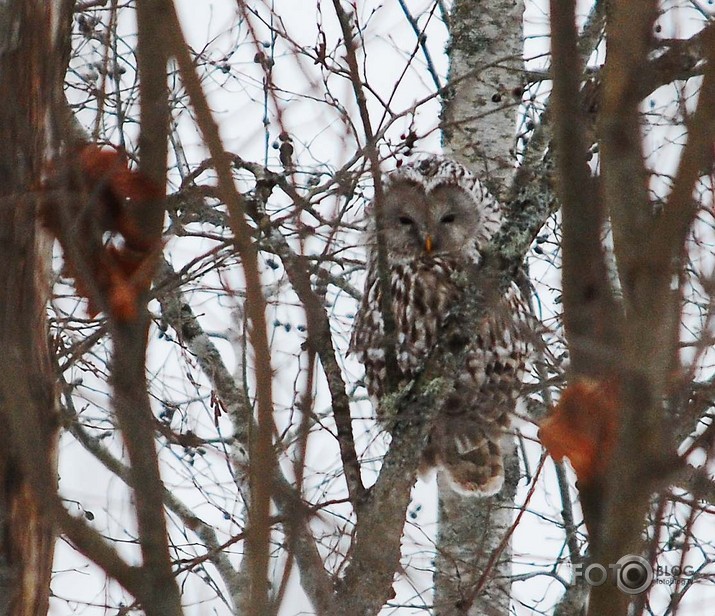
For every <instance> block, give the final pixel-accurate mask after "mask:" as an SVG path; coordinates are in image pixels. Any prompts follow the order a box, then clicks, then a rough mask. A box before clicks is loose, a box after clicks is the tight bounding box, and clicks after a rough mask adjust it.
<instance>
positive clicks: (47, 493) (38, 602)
mask: <svg viewBox="0 0 715 616" xmlns="http://www.w3.org/2000/svg"><path fill="white" fill-rule="evenodd" d="M71 6H72V3H71V2H66V1H64V0H55V1H52V2H47V1H46V0H7V1H3V2H0V97H2V99H3V100H2V102H1V103H0V127H2V128H1V130H2V139H0V263H2V268H0V348H1V349H2V353H0V527H1V528H0V615H5V614H11V615H12V616H30V615H33V616H34V615H38V616H39V615H44V614H47V611H48V607H49V594H50V593H49V591H50V574H51V567H52V557H53V551H54V540H55V532H54V525H53V515H52V507H53V506H54V498H55V494H56V483H57V481H56V459H57V433H58V431H57V428H58V425H59V424H58V420H57V412H56V396H55V391H54V386H53V382H54V378H53V373H52V369H51V363H50V359H49V358H50V356H49V350H48V344H47V342H48V332H47V321H46V318H45V302H46V300H47V297H48V292H49V270H48V265H49V258H50V256H51V244H50V242H49V240H48V239H47V238H46V237H45V236H44V234H43V233H42V232H41V230H40V229H39V228H38V221H37V216H36V209H37V203H36V200H34V199H33V198H32V196H31V193H32V191H33V190H36V189H37V186H38V183H39V180H40V177H41V173H42V168H43V165H44V162H45V159H46V156H47V155H48V153H49V152H51V151H52V149H53V146H54V143H53V142H54V135H53V132H52V130H51V125H50V122H52V118H53V117H54V114H53V112H54V109H56V107H55V106H54V105H53V101H57V100H58V97H59V96H60V95H61V93H62V89H61V88H62V78H63V77H64V72H65V68H66V59H67V57H68V51H67V50H68V48H69V47H68V45H69V32H70V30H69V27H70V24H71V21H70V19H71Z"/></svg>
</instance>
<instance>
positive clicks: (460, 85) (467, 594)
mask: <svg viewBox="0 0 715 616" xmlns="http://www.w3.org/2000/svg"><path fill="white" fill-rule="evenodd" d="M523 11H524V6H523V3H522V2H521V1H520V0H499V1H497V2H484V1H479V2H475V1H474V0H457V1H456V2H455V3H454V7H453V9H452V13H451V16H450V19H449V28H450V36H451V40H450V44H449V47H448V53H449V58H450V73H449V87H448V95H447V96H446V97H445V102H444V110H443V125H442V128H443V141H444V149H445V152H446V153H447V154H449V155H450V156H452V157H453V158H455V159H457V160H459V161H460V162H463V163H465V164H466V165H467V166H469V167H470V168H471V169H472V171H474V172H475V173H477V174H478V175H479V176H480V177H481V178H482V179H483V180H485V182H486V183H487V185H488V186H489V188H490V190H492V192H493V193H494V194H495V195H497V196H500V197H501V198H502V199H504V197H505V196H506V192H507V187H508V186H509V184H510V181H511V179H512V176H513V173H514V166H515V155H514V143H515V133H516V122H515V120H516V107H517V106H518V104H519V102H520V101H521V91H522V88H521V86H522V78H523V76H522V69H523V39H522V15H523ZM505 462H506V481H505V485H504V488H503V489H502V491H501V493H500V494H498V495H497V496H495V497H493V498H485V499H473V498H462V497H459V496H456V495H455V494H454V493H453V492H452V491H451V490H450V488H449V487H448V486H447V485H446V482H445V481H441V480H440V481H438V485H439V530H438V537H437V559H436V572H435V599H434V603H435V614H437V615H438V616H452V615H459V614H464V615H472V614H474V615H476V614H507V613H508V612H509V602H510V589H511V580H510V573H511V570H510V561H511V550H510V546H509V543H508V542H507V543H506V544H503V545H502V539H503V538H504V537H505V536H506V535H507V533H508V530H509V528H510V526H511V524H512V521H513V506H514V496H515V493H516V485H517V483H518V481H519V464H518V460H517V458H516V454H515V453H513V452H512V453H511V454H510V455H508V457H507V459H506V460H505ZM499 551H500V554H498V556H497V557H496V558H492V557H493V555H495V554H497V552H499Z"/></svg>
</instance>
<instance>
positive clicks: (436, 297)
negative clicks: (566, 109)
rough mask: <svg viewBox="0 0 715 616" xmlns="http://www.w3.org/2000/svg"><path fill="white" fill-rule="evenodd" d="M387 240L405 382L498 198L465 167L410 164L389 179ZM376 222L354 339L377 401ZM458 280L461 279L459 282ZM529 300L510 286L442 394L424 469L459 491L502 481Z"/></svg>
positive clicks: (425, 350)
mask: <svg viewBox="0 0 715 616" xmlns="http://www.w3.org/2000/svg"><path fill="white" fill-rule="evenodd" d="M384 187H385V191H384V201H383V213H384V238H383V241H384V246H385V248H386V253H387V261H388V267H389V274H390V281H391V291H392V312H393V314H394V319H395V325H396V329H397V332H396V333H397V336H396V337H397V340H396V344H397V348H396V349H395V351H396V356H397V364H398V369H399V373H400V374H399V376H400V380H401V381H402V382H403V383H406V382H408V381H409V380H410V379H412V378H413V377H415V376H416V375H417V373H418V372H419V371H420V369H421V368H422V367H423V366H424V364H425V362H426V360H427V358H428V357H429V355H430V353H431V351H432V350H433V349H434V347H435V346H436V345H437V344H438V342H439V340H440V333H441V329H442V327H443V324H444V322H445V319H446V318H447V317H448V315H449V313H450V309H451V308H452V307H453V306H454V305H455V304H456V303H457V302H459V299H460V297H461V295H462V293H463V288H464V285H463V280H464V276H463V275H462V276H460V273H461V272H463V271H464V269H465V268H466V267H467V266H470V267H472V268H473V266H474V265H479V263H480V261H481V256H480V251H481V249H482V248H483V247H484V246H485V245H486V243H487V242H488V241H489V239H490V238H491V237H492V235H493V234H494V233H495V231H496V230H497V229H498V228H499V227H500V225H501V220H502V217H501V210H500V205H499V203H498V202H497V201H496V200H495V199H494V197H493V196H492V195H491V194H489V192H488V191H487V190H486V188H485V187H484V185H483V184H482V183H481V182H480V181H479V180H478V179H477V178H476V177H474V176H473V175H472V174H471V173H470V172H469V171H468V170H467V169H466V168H465V167H464V166H462V165H461V164H459V163H457V162H454V161H452V160H449V159H445V158H440V157H435V156H431V157H428V158H424V159H422V160H418V161H416V162H414V163H412V164H410V165H405V166H403V167H401V168H400V169H398V170H397V171H395V172H393V173H391V174H390V175H389V176H388V177H387V179H386V181H385V186H384ZM377 242H378V237H377V231H376V228H375V222H374V220H370V221H369V222H368V226H367V246H368V259H367V279H366V282H365V292H364V295H363V298H362V303H361V305H360V309H359V311H358V314H357V317H356V321H355V328H354V330H353V335H352V340H351V343H350V348H351V352H353V353H355V354H356V355H357V356H358V358H359V359H360V360H361V361H362V363H363V364H364V366H365V385H366V387H367V390H368V393H369V395H370V397H371V399H372V401H373V404H374V405H375V408H376V409H378V411H377V412H378V420H380V421H381V422H382V423H383V425H385V426H387V427H389V422H390V418H389V417H385V416H384V412H381V410H380V404H379V403H380V399H381V398H382V396H383V393H384V381H385V378H386V370H385V340H384V335H383V320H382V314H381V311H380V300H381V288H380V283H379V280H378V269H377ZM460 279H461V281H462V283H460ZM527 321H528V319H527V308H526V304H525V302H524V301H523V299H522V296H521V294H520V292H519V289H518V287H517V286H516V285H512V286H511V288H510V289H509V290H508V291H507V292H506V294H505V295H504V296H503V297H502V298H500V301H499V302H498V304H497V305H496V306H494V307H493V309H492V310H490V311H489V314H488V315H486V316H485V317H484V318H483V319H482V321H481V322H480V323H479V324H478V326H477V327H476V328H475V329H474V330H473V331H468V332H465V334H466V336H467V338H468V340H469V342H468V343H467V344H468V347H467V355H466V360H465V363H464V368H463V370H462V372H461V374H459V375H458V379H457V381H456V383H455V388H454V391H452V392H451V393H450V394H449V395H448V396H447V397H446V399H445V400H443V401H442V402H441V408H440V409H439V412H438V415H437V419H436V421H435V424H434V428H433V429H432V432H431V434H430V437H429V443H428V446H427V448H426V450H425V452H424V454H423V464H422V467H423V470H426V469H428V468H431V467H434V466H436V467H438V468H440V469H442V470H444V471H445V472H446V475H447V477H448V478H449V480H450V485H451V486H452V487H453V488H454V490H456V491H457V492H459V493H462V494H465V495H471V496H489V495H492V494H495V493H497V492H498V491H499V490H500V489H501V487H502V484H503V482H504V463H503V459H502V449H503V445H504V440H505V439H507V438H511V436H510V435H509V428H510V420H511V415H512V413H513V411H514V406H515V403H516V398H517V396H518V394H519V390H520V385H521V381H522V378H523V376H524V370H525V367H524V366H525V358H526V353H527V351H528V345H527V342H526V341H527V336H526V335H525V330H524V324H525V323H526V322H527Z"/></svg>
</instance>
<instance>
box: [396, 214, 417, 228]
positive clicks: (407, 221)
mask: <svg viewBox="0 0 715 616" xmlns="http://www.w3.org/2000/svg"><path fill="white" fill-rule="evenodd" d="M398 220H399V221H400V224H401V225H405V226H407V225H414V224H415V221H414V220H412V219H411V218H410V217H409V216H400V217H399V218H398Z"/></svg>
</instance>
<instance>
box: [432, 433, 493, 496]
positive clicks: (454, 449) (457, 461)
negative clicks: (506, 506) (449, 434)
mask: <svg viewBox="0 0 715 616" xmlns="http://www.w3.org/2000/svg"><path fill="white" fill-rule="evenodd" d="M455 440H456V442H455V443H454V445H453V446H451V447H450V446H447V447H444V446H443V447H439V448H431V447H428V448H427V451H426V452H425V456H424V460H423V468H424V467H429V466H437V467H438V468H439V469H440V470H443V471H444V473H445V475H446V477H447V479H448V480H449V485H450V487H451V488H452V489H453V490H454V491H455V492H457V493H458V494H461V495H462V496H474V497H485V496H493V495H494V494H496V493H497V492H499V491H500V490H501V489H502V486H503V485H504V458H503V452H502V446H501V443H500V442H499V441H498V440H493V439H490V438H488V437H487V438H483V439H480V440H479V442H478V443H476V444H475V443H474V441H472V442H471V443H470V446H468V447H465V445H466V443H465V442H460V440H461V439H455Z"/></svg>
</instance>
